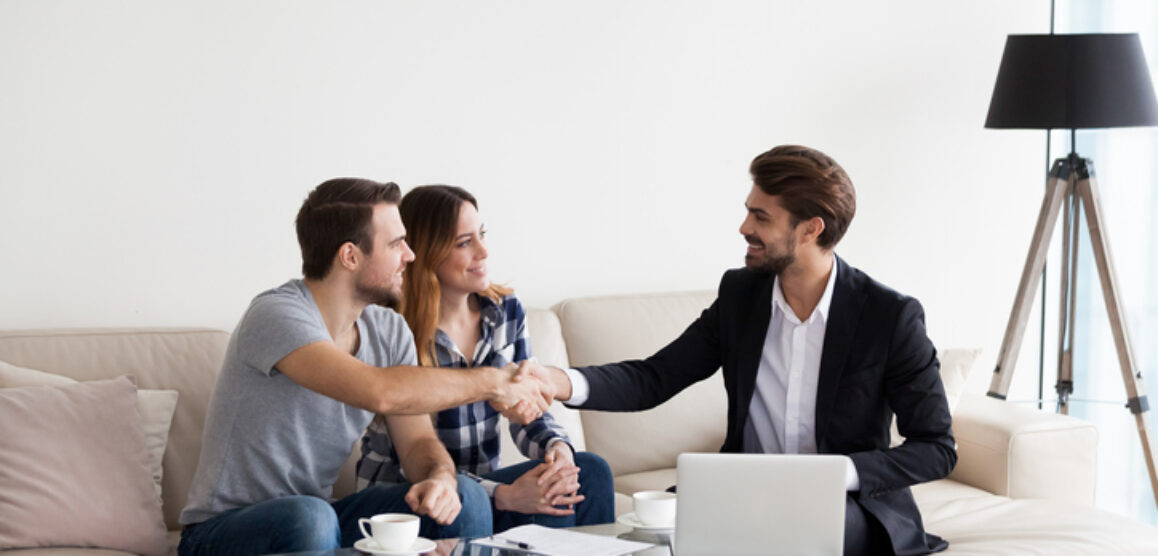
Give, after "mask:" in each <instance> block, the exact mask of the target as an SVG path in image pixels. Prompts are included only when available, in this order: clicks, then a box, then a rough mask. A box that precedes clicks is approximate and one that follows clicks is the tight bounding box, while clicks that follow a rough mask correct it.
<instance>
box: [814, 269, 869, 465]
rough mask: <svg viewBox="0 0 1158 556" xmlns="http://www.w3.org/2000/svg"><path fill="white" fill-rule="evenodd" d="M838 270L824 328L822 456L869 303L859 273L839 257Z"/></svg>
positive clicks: (819, 396)
mask: <svg viewBox="0 0 1158 556" xmlns="http://www.w3.org/2000/svg"><path fill="white" fill-rule="evenodd" d="M835 270H836V283H835V284H833V288H832V289H833V291H832V304H831V305H829V308H828V324H826V325H825V328H824V347H823V348H822V351H821V353H820V378H819V381H818V383H817V386H816V447H817V449H818V450H819V451H820V453H825V452H826V451H827V449H826V442H825V438H826V436H825V433H827V432H828V415H829V412H830V411H831V410H832V404H833V403H835V401H836V389H837V386H839V385H840V376H841V375H842V374H843V373H844V368H845V366H846V365H847V364H848V358H849V354H850V351H851V346H852V340H853V337H854V336H855V334H856V325H857V323H858V322H859V321H860V313H861V309H863V308H864V302H865V293H864V289H863V284H862V280H859V279H858V277H857V276H855V275H854V273H855V272H856V270H855V269H853V268H852V267H851V266H849V265H848V263H845V262H844V259H841V258H840V257H836V269H835Z"/></svg>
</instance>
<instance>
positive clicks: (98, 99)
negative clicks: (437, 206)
mask: <svg viewBox="0 0 1158 556" xmlns="http://www.w3.org/2000/svg"><path fill="white" fill-rule="evenodd" d="M1048 17H1049V7H1048V3H1047V2H1046V1H1045V0H1038V1H1035V2H1006V1H1002V0H983V1H969V2H965V1H960V2H926V1H922V0H906V1H893V2H871V3H867V2H854V1H847V2H835V1H824V2H800V1H798V0H789V1H782V2H772V1H767V0H761V1H748V2H738V1H737V2H707V1H703V2H672V1H661V0H654V1H629V2H621V1H611V0H596V1H589V2H583V3H577V2H576V3H562V2H542V1H517V2H516V1H512V2H501V3H499V2H424V3H416V2H413V3H412V2H343V3H341V4H340V5H337V6H335V5H333V4H331V3H321V2H304V1H278V2H272V1H270V2H254V1H245V2H233V1H212V2H197V3H174V2H156V1H153V0H148V1H145V0H124V1H118V2H93V1H88V0H83V1H82V0H76V1H52V0H8V1H5V2H2V3H0V261H2V262H0V264H2V265H3V267H2V270H0V280H2V281H0V285H2V287H0V328H34V327H60V326H136V325H206V326H214V327H221V328H227V329H228V328H232V326H233V324H234V323H235V321H236V319H237V318H238V317H239V316H240V314H241V311H242V310H243V309H244V307H245V305H246V304H247V302H248V301H249V299H250V298H251V297H252V296H253V295H254V294H256V293H257V292H259V291H261V290H263V289H265V288H268V287H271V286H274V285H277V284H279V283H281V282H282V281H284V280H285V279H287V278H290V277H294V276H297V275H298V264H299V260H298V254H297V245H296V241H295V239H294V235H293V227H292V220H293V217H294V215H295V213H296V211H297V208H298V206H299V204H300V202H301V200H302V198H303V197H304V196H305V194H306V193H307V192H308V191H309V190H310V189H311V188H312V187H313V186H314V185H316V184H317V183H319V182H321V181H323V180H324V179H327V178H330V177H335V176H343V175H352V176H364V177H370V178H375V179H380V180H394V181H397V182H398V183H400V184H401V185H402V186H403V188H404V189H405V188H409V187H411V186H414V185H418V184H422V183H430V182H445V183H452V184H457V185H462V186H464V187H466V188H468V189H470V190H472V191H473V192H474V193H475V194H476V195H477V196H478V197H479V198H480V201H481V205H482V212H483V215H484V218H486V219H487V221H488V227H489V228H490V230H491V249H492V260H491V273H492V276H493V277H494V278H496V279H498V280H500V281H508V282H509V283H510V284H511V285H513V286H514V287H515V288H516V289H517V290H518V291H519V292H520V293H521V295H522V296H523V297H524V299H525V301H526V302H528V304H529V305H533V306H540V307H543V306H549V305H550V304H553V303H555V302H556V301H559V300H561V299H563V298H565V297H570V296H580V295H592V294H608V293H632V292H641V291H660V290H687V289H710V288H714V287H715V285H716V283H717V280H718V279H719V276H720V274H721V273H722V272H723V271H724V270H725V269H727V268H730V267H735V266H739V265H740V264H742V256H743V250H744V245H743V241H742V239H741V238H740V236H739V234H738V233H737V231H736V229H737V227H738V226H739V223H740V220H741V218H742V217H743V208H742V203H743V200H744V197H745V195H746V192H747V190H748V188H749V185H750V182H749V181H748V178H747V174H746V168H747V164H748V162H749V161H750V160H751V158H752V157H753V156H754V155H756V154H758V153H760V152H762V151H763V150H765V149H767V148H770V147H772V146H774V145H777V144H780V143H788V142H793V143H802V144H806V145H810V146H814V147H818V148H820V149H822V150H824V151H826V152H828V153H829V154H831V155H832V156H834V157H835V158H836V159H837V160H839V161H841V163H842V164H843V165H844V167H845V168H846V169H847V170H848V172H849V174H850V175H851V176H852V178H853V180H854V182H855V184H856V185H857V188H858V193H859V210H858V214H857V217H856V220H855V221H854V223H853V225H852V228H851V230H850V232H849V235H848V236H847V237H846V239H845V240H844V242H843V243H842V244H841V246H840V248H839V249H838V252H839V253H840V254H841V255H842V256H844V257H845V258H846V259H848V260H849V261H850V262H852V263H853V264H854V265H857V266H860V267H861V268H862V269H864V270H866V271H867V272H869V273H870V274H872V275H874V276H875V277H877V278H878V279H880V280H882V281H884V282H886V283H888V284H891V285H892V286H894V287H896V288H897V289H899V290H902V291H905V292H907V293H910V294H912V295H915V296H917V297H918V298H920V299H921V300H922V301H923V303H924V304H925V307H926V310H927V313H928V323H929V329H930V334H931V336H932V337H933V339H934V341H935V342H936V343H937V344H938V345H941V346H983V347H985V348H986V353H985V355H983V360H982V361H980V362H979V364H978V369H979V370H982V369H983V370H984V371H988V370H989V369H991V368H992V363H993V361H994V360H995V358H996V348H997V345H998V344H999V342H1000V339H1001V333H1002V331H1003V326H1004V323H1005V320H1006V318H1007V316H1008V307H1009V304H1010V303H1011V301H1012V299H1013V294H1014V289H1015V288H1016V284H1017V279H1018V276H1019V274H1020V271H1021V265H1022V262H1023V258H1024V252H1025V249H1026V247H1027V246H1028V243H1029V237H1030V234H1031V233H1032V228H1033V223H1034V218H1035V216H1036V211H1037V208H1038V202H1039V199H1040V194H1041V184H1042V180H1043V178H1042V175H1043V162H1044V161H1043V158H1044V152H1043V151H1044V146H1043V143H1044V135H1043V134H1042V133H1040V132H1029V131H993V130H985V129H983V128H982V124H983V122H984V119H985V114H986V110H987V107H988V102H989V95H990V92H991V91H992V86H993V80H994V78H995V76H996V71H997V65H998V62H999V60H1000V57H1001V51H1002V48H1003V45H1004V41H1005V35H1006V34H1008V33H1035V32H1045V31H1047V30H1048ZM986 374H988V373H987V372H979V373H975V375H986ZM1025 374H1026V375H1028V374H1030V373H1028V372H1026V373H1025ZM1025 378H1027V379H1028V378H1029V377H1028V376H1026V377H1025ZM975 379H977V377H976V376H975ZM979 380H980V382H978V384H987V383H988V379H987V377H984V376H981V378H980V379H979ZM982 389H983V386H982Z"/></svg>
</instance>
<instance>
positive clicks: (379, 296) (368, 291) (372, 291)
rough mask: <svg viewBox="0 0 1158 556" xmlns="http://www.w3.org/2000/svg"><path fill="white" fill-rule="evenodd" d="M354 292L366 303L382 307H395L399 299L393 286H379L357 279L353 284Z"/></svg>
mask: <svg viewBox="0 0 1158 556" xmlns="http://www.w3.org/2000/svg"><path fill="white" fill-rule="evenodd" d="M354 293H355V294H356V295H357V296H358V299H360V300H362V301H364V302H366V303H374V304H377V305H382V306H384V307H391V308H393V307H397V306H398V302H399V301H400V300H401V296H400V295H399V292H397V291H395V290H394V289H393V288H389V287H386V286H381V285H377V284H366V283H364V282H362V281H358V282H356V283H355V284H354Z"/></svg>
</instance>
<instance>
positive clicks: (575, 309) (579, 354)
mask: <svg viewBox="0 0 1158 556" xmlns="http://www.w3.org/2000/svg"><path fill="white" fill-rule="evenodd" d="M715 297H716V295H715V292H711V291H699V292H684V293H661V294H644V295H625V296H607V297H588V298H582V299H569V300H564V301H562V302H560V303H558V304H557V305H555V306H554V307H553V310H554V312H555V314H556V315H558V317H559V321H560V323H561V325H562V331H563V339H564V341H565V342H566V345H567V357H568V359H569V360H570V362H571V365H572V366H576V367H578V366H583V365H595V364H602V363H610V362H615V361H622V360H625V359H638V358H643V357H647V356H649V355H651V354H653V353H655V352H656V351H657V350H659V348H661V347H663V346H665V345H667V344H668V343H669V342H671V341H672V340H674V339H676V337H678V336H679V335H680V334H681V333H682V332H683V331H684V329H685V328H687V326H688V325H689V324H691V323H692V321H694V320H695V319H696V318H697V317H698V316H699V315H700V313H701V312H702V311H703V310H704V309H706V308H707V307H708V306H709V305H711V303H712V301H713V300H715ZM580 415H581V420H582V422H583V430H584V432H585V434H586V438H587V449H588V450H590V451H592V452H595V453H597V454H599V455H600V456H603V458H604V459H606V460H607V463H608V464H609V465H610V466H611V470H612V472H613V473H614V474H615V475H617V476H618V475H624V474H628V473H637V472H643V471H651V470H656V469H665V468H670V467H672V465H673V462H674V461H675V460H676V457H677V456H678V455H679V454H680V453H681V452H716V451H719V449H720V445H722V444H723V443H724V432H725V431H726V430H727V396H726V394H725V392H724V381H723V378H722V375H721V374H720V373H716V374H714V375H712V377H711V378H709V379H707V380H704V381H703V382H700V383H697V384H694V385H692V386H691V387H689V388H688V389H686V390H684V391H683V392H680V393H679V394H678V395H677V396H675V397H674V398H672V399H671V400H668V401H667V402H665V403H663V404H662V405H660V406H659V407H656V408H654V409H650V410H647V411H641V412H638V413H609V412H601V411H581V412H580Z"/></svg>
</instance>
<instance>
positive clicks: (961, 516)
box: [913, 479, 1158, 556]
mask: <svg viewBox="0 0 1158 556" xmlns="http://www.w3.org/2000/svg"><path fill="white" fill-rule="evenodd" d="M913 496H914V497H915V498H916V499H917V505H918V506H919V507H920V508H921V516H922V517H923V519H924V521H925V528H926V529H927V530H928V531H929V532H931V533H934V534H937V535H940V536H942V537H944V538H946V539H948V540H949V550H947V551H946V552H944V553H943V554H951V555H956V554H976V555H978V556H981V555H986V556H991V555H1003V554H1009V555H1014V554H1019V555H1020V554H1090V555H1095V554H1096V555H1102V554H1158V528H1154V527H1151V526H1149V525H1145V524H1142V523H1139V522H1137V521H1134V520H1131V519H1127V518H1125V517H1122V516H1119V515H1117V514H1113V513H1110V512H1107V511H1104V510H1096V509H1093V508H1087V507H1081V506H1077V505H1072V504H1067V503H1064V502H1054V501H1047V500H1035V499H1017V500H1015V499H1011V498H1007V497H1005V496H998V495H995V494H990V493H987V492H985V491H983V490H980V489H977V488H974V487H971V486H967V485H964V484H961V483H958V482H956V481H953V480H950V479H943V480H940V481H934V482H932V483H927V484H923V485H917V486H916V487H915V488H914V489H913Z"/></svg>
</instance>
